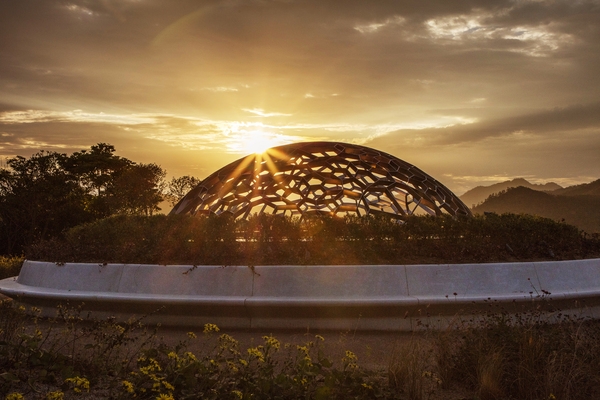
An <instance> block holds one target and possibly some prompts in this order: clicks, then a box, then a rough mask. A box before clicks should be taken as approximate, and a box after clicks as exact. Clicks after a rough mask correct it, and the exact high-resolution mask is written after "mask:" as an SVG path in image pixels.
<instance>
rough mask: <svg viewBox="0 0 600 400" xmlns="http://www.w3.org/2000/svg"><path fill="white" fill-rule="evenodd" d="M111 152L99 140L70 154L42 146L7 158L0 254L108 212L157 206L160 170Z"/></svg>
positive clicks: (0, 201) (1, 173) (148, 211)
mask: <svg viewBox="0 0 600 400" xmlns="http://www.w3.org/2000/svg"><path fill="white" fill-rule="evenodd" d="M114 153H115V148H114V146H112V145H110V144H107V143H98V144H96V145H94V146H91V148H90V149H89V150H81V151H78V152H75V153H73V154H71V155H67V154H64V153H58V152H49V151H43V150H42V151H40V152H38V153H35V154H33V155H32V156H31V157H30V158H25V157H22V156H17V157H14V158H10V159H8V160H7V162H6V165H7V167H6V168H2V169H0V238H1V240H2V241H1V243H0V253H2V254H15V253H19V252H21V251H22V250H23V249H24V248H25V247H26V246H28V245H30V244H31V243H33V242H35V241H36V240H39V239H47V238H50V237H53V236H56V235H58V234H60V233H62V232H64V231H65V230H66V229H68V228H71V227H73V226H76V225H79V224H81V223H85V222H91V221H94V220H97V219H100V218H105V217H108V216H111V215H115V214H130V215H152V214H153V213H155V212H156V211H158V210H159V207H158V204H159V203H160V202H161V201H162V200H163V189H164V187H165V183H164V178H165V171H164V170H163V169H162V168H161V167H160V166H158V165H156V164H152V163H151V164H138V163H135V162H133V161H131V160H128V159H127V158H123V157H119V156H117V155H115V154H114Z"/></svg>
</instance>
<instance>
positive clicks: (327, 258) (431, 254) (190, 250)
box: [26, 214, 600, 265]
mask: <svg viewBox="0 0 600 400" xmlns="http://www.w3.org/2000/svg"><path fill="white" fill-rule="evenodd" d="M598 255H600V239H599V238H598V236H593V237H590V236H588V235H585V234H583V233H582V232H580V231H578V229H577V228H576V227H574V226H571V225H567V224H564V223H560V222H555V221H553V220H550V219H547V218H540V217H534V216H531V215H516V214H502V215H496V214H489V215H482V216H475V217H472V218H453V217H450V216H441V217H431V216H412V217H409V218H407V219H406V220H405V221H402V222H399V221H396V220H394V219H391V218H386V217H382V216H366V217H356V216H348V217H346V218H330V217H314V218H308V219H304V220H302V221H301V220H299V219H297V218H289V217H281V216H272V215H257V216H254V217H252V218H250V219H249V220H237V221H236V220H234V219H232V218H231V217H229V216H227V215H221V216H211V217H200V218H198V217H192V216H188V215H173V216H166V215H155V216H150V217H143V216H125V215H121V216H115V217H110V218H106V219H103V220H100V221H96V222H93V223H90V224H85V225H81V226H78V227H75V228H73V229H71V230H69V231H67V232H66V234H65V235H63V236H62V237H60V238H54V239H52V240H47V241H42V242H39V243H37V244H35V245H33V246H31V247H30V248H29V249H28V250H27V253H26V257H27V258H29V259H36V260H47V261H56V262H73V261H79V262H113V263H150V264H194V265H291V264H295V265H298V264H300V265H303V264H329V265H332V264H337V265H343V264H407V263H464V262H499V261H525V260H550V259H578V258H589V257H595V256H598Z"/></svg>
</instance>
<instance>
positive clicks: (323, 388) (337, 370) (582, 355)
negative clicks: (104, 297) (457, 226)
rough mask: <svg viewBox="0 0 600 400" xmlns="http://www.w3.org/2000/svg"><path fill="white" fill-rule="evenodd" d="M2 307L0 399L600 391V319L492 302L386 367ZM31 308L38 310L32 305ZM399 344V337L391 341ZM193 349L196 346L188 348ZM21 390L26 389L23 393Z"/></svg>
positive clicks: (407, 341) (543, 397)
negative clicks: (498, 306) (173, 338)
mask: <svg viewBox="0 0 600 400" xmlns="http://www.w3.org/2000/svg"><path fill="white" fill-rule="evenodd" d="M24 311H25V309H24V308H22V307H20V308H15V307H13V305H12V304H11V302H7V301H5V302H2V303H0V329H1V330H0V371H1V372H0V396H1V397H0V398H6V399H19V398H27V399H70V398H95V399H96V398H110V399H130V398H134V397H135V398H138V399H162V400H167V399H232V400H239V399H242V400H244V399H251V398H254V399H257V398H258V399H301V398H302V399H317V400H318V399H349V398H352V399H408V400H423V399H473V400H475V399H480V400H492V399H495V400H502V399H507V400H509V399H525V400H534V399H536V400H537V399H539V400H548V399H565V400H578V399H592V398H598V396H600V345H599V344H598V343H597V338H598V334H600V325H599V324H598V323H597V322H593V321H587V320H584V319H577V318H572V317H566V316H561V317H559V322H560V323H554V324H550V323H548V320H547V319H546V317H545V315H546V314H543V313H541V312H539V311H533V312H527V313H523V314H518V315H516V316H515V315H514V314H513V315H511V316H509V315H508V314H506V313H505V312H504V311H502V310H492V311H490V312H489V313H488V314H485V315H482V316H481V318H479V319H477V321H475V320H470V321H462V322H459V323H457V324H456V325H455V326H453V327H451V328H449V329H447V330H446V331H442V332H436V331H428V330H425V331H422V332H421V333H415V334H413V335H412V336H410V337H406V336H404V340H400V345H397V342H398V341H397V340H396V338H390V339H389V340H390V342H389V343H386V344H385V345H387V346H389V353H390V354H391V357H390V359H389V364H388V367H387V369H369V368H365V367H364V366H362V365H360V363H359V360H358V358H357V357H356V355H355V354H354V353H353V352H352V351H348V350H347V351H345V352H342V353H340V354H337V355H335V356H332V353H333V352H332V351H330V349H328V346H329V342H328V340H326V339H325V338H324V337H323V336H321V335H315V336H313V339H312V340H309V341H308V342H305V343H303V344H301V345H290V344H284V343H281V342H280V341H279V340H278V339H277V338H276V337H275V336H273V335H268V336H263V338H262V341H261V343H253V344H252V345H251V346H250V347H248V348H242V347H241V346H240V344H239V342H238V341H237V340H236V339H235V338H234V337H232V336H230V335H229V334H227V333H222V332H219V328H218V327H217V326H215V325H213V324H206V325H205V326H204V330H203V332H202V333H198V337H197V336H196V334H195V333H192V332H188V333H187V334H186V333H184V332H181V333H179V334H180V335H181V337H182V339H181V340H180V341H179V342H177V343H176V344H174V345H173V344H167V343H166V342H165V341H163V340H162V339H160V338H159V336H158V335H157V332H158V329H159V328H154V329H151V328H149V327H146V326H144V325H143V324H142V322H141V321H140V320H135V321H133V320H132V321H130V322H128V323H116V322H115V321H114V320H113V319H107V320H103V321H94V322H92V323H89V322H86V323H84V322H83V321H82V320H81V318H79V312H78V311H77V310H73V309H68V308H64V307H60V308H59V309H58V310H57V317H56V318H52V319H41V318H37V317H30V316H28V315H26V314H25V312H24ZM34 311H35V310H34ZM394 342H396V344H395V343H394ZM192 348H193V349H196V350H194V351H192ZM19 396H21V397H19Z"/></svg>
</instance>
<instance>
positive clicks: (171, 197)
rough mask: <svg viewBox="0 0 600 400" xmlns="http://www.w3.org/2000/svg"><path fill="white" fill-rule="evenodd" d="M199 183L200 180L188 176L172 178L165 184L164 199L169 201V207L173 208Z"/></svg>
mask: <svg viewBox="0 0 600 400" xmlns="http://www.w3.org/2000/svg"><path fill="white" fill-rule="evenodd" d="M200 182H201V180H200V179H198V178H196V177H194V176H190V175H185V176H181V177H179V178H173V179H171V181H170V182H169V183H168V184H167V188H166V192H165V199H166V200H168V201H169V204H171V206H175V204H177V203H179V201H180V200H181V199H183V197H184V196H185V195H186V194H187V193H188V192H189V191H190V190H192V189H193V188H195V187H196V186H198V184H199V183H200Z"/></svg>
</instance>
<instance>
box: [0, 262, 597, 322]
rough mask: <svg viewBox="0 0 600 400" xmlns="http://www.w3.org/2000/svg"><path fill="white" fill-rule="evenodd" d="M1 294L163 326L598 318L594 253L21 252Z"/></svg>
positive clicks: (51, 308)
mask: <svg viewBox="0 0 600 400" xmlns="http://www.w3.org/2000/svg"><path fill="white" fill-rule="evenodd" d="M0 293H2V294H4V295H6V296H9V297H12V298H15V299H17V300H18V301H20V302H22V303H25V304H29V305H35V306H37V307H40V308H42V309H43V311H44V313H45V314H46V315H50V314H52V313H53V312H55V306H56V305H57V304H60V303H66V302H69V304H71V305H75V304H80V303H83V304H84V306H83V307H84V310H88V311H91V312H92V315H94V316H97V317H105V316H109V315H115V316H117V317H119V318H121V319H127V318H128V317H130V316H136V315H137V316H139V315H145V314H148V317H147V319H146V320H147V321H148V322H161V323H163V324H167V325H190V326H193V325H202V324H204V323H209V322H210V323H216V324H217V325H220V326H222V327H227V328H266V329H307V328H311V329H335V330H346V329H349V330H354V329H359V330H411V329H415V328H416V327H418V326H423V324H425V325H429V326H434V327H443V326H446V325H447V324H448V323H450V322H451V321H452V320H453V319H454V318H456V316H457V315H462V316H468V315H476V314H477V313H478V312H481V311H484V310H489V308H490V307H491V306H498V307H503V308H504V309H505V310H507V311H509V312H520V311H524V310H526V309H527V308H529V307H531V305H532V302H535V306H537V305H539V304H540V303H539V302H538V301H539V300H541V299H544V300H548V301H545V302H544V304H546V305H548V304H549V305H550V306H551V307H553V308H560V309H561V310H562V312H563V313H565V312H571V313H577V314H581V315H586V316H590V317H593V318H596V317H600V308H599V307H600V259H591V260H576V261H556V262H529V263H496V264H449V265H367V266H256V267H252V268H251V267H244V266H227V267H222V266H197V267H194V266H160V265H137V264H106V265H103V264H89V263H88V264H80V263H68V264H64V265H58V264H55V263H49V262H37V261H26V262H25V263H24V265H23V268H22V270H21V273H20V275H19V276H18V277H15V278H9V279H5V280H3V281H0Z"/></svg>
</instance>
